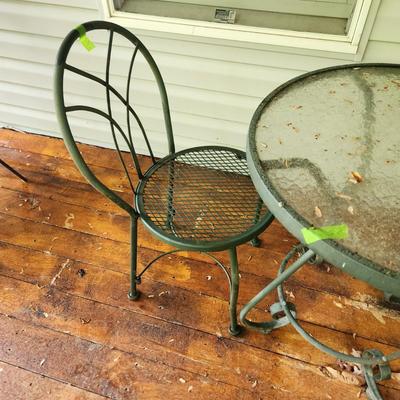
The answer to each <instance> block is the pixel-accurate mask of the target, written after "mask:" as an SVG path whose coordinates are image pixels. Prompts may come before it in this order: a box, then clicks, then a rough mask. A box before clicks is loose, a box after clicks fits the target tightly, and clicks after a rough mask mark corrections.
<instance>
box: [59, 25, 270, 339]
mask: <svg viewBox="0 0 400 400" xmlns="http://www.w3.org/2000/svg"><path fill="white" fill-rule="evenodd" d="M99 29H100V30H106V31H109V32H110V36H109V43H108V52H107V62H106V78H105V80H102V79H100V78H98V77H96V76H94V75H91V74H90V73H87V72H85V71H82V70H80V69H78V68H75V67H73V66H71V65H69V64H67V57H68V54H69V51H70V49H71V47H72V46H73V44H74V43H75V41H76V40H77V39H79V38H81V37H82V35H85V34H86V32H90V31H92V30H99ZM115 33H117V34H120V35H122V36H123V37H125V38H126V39H128V40H129V41H130V42H131V43H132V44H133V45H134V51H133V54H132V58H131V62H130V68H129V74H128V82H127V90H126V97H123V96H122V95H121V94H120V93H119V92H118V91H117V90H116V89H115V88H114V87H112V86H111V85H110V83H109V78H110V59H111V49H112V44H113V37H114V34H115ZM137 52H140V53H141V54H142V55H143V57H144V58H145V60H146V62H147V63H148V65H149V67H150V69H151V70H152V72H153V75H154V78H155V81H156V83H157V86H158V89H159V92H160V96H161V102H162V110H163V115H164V122H165V130H166V133H167V140H168V155H167V156H166V157H164V158H162V159H161V160H158V161H156V159H155V157H154V154H153V151H152V149H151V146H150V143H149V141H148V139H147V134H146V132H145V129H144V127H143V124H142V123H141V121H140V118H139V117H138V115H137V114H136V112H135V111H134V110H133V108H132V107H131V106H130V104H129V88H130V82H131V74H132V68H133V64H134V61H135V57H136V54H137ZM65 70H69V71H72V72H75V73H77V74H79V75H81V76H83V77H86V78H88V79H91V80H93V81H96V82H97V83H99V84H101V85H103V86H104V87H105V88H106V95H107V99H106V100H107V107H108V114H107V113H105V112H103V111H101V110H98V109H95V108H92V107H88V106H83V105H77V106H69V107H67V106H66V105H65V102H64V92H63V86H64V72H65ZM54 92H55V106H56V113H57V118H58V122H59V126H60V129H61V131H62V134H63V138H64V142H65V145H66V147H67V148H68V150H69V152H70V154H71V157H72V159H73V160H74V162H75V164H76V166H77V167H78V169H79V170H80V172H81V173H82V175H83V176H84V177H85V178H86V179H87V180H88V182H89V183H90V184H91V185H92V186H93V187H94V188H96V189H97V190H98V191H99V192H101V193H102V194H103V195H105V196H106V197H108V198H109V199H110V200H111V201H113V202H114V203H116V204H117V205H118V206H119V207H121V208H122V209H124V210H125V211H126V212H127V213H128V214H129V216H130V221H131V223H130V235H131V254H130V265H131V268H130V276H131V279H130V291H129V294H128V297H129V298H130V299H131V300H136V299H137V298H138V297H139V295H140V292H139V291H138V290H137V284H138V283H140V282H141V276H142V274H143V273H144V272H145V271H146V270H147V269H148V268H149V267H150V266H151V265H153V263H154V262H155V261H157V260H158V259H160V258H161V257H163V256H165V255H167V254H171V253H175V252H178V251H182V250H185V251H186V250H189V251H199V252H202V253H205V254H208V252H216V251H222V250H228V251H229V256H230V263H231V272H230V274H229V272H228V270H227V269H226V268H225V266H224V265H223V264H222V263H221V262H219V261H218V260H217V259H216V258H215V257H214V256H213V255H211V254H208V255H209V256H210V257H211V258H212V259H213V260H214V261H215V262H216V264H217V266H218V267H220V268H221V269H223V271H224V272H225V274H226V276H227V278H228V282H229V289H230V299H229V310H230V320H231V323H230V327H229V332H230V333H231V334H232V335H237V334H239V333H240V326H239V325H238V322H237V299H238V292H239V267H238V260H237V251H236V246H238V245H240V244H243V243H246V242H249V241H250V242H251V243H252V244H253V245H255V246H257V245H259V239H258V237H257V236H258V235H259V234H260V233H261V232H263V231H264V230H265V229H266V228H267V227H268V226H269V225H270V224H271V222H272V221H273V219H274V217H273V216H272V214H271V213H269V212H268V213H267V214H266V215H264V216H263V217H259V216H258V219H255V223H254V225H253V226H252V227H251V228H250V229H248V230H247V231H246V232H243V234H240V235H237V236H234V237H231V238H229V239H227V240H221V241H216V242H203V243H190V241H184V240H178V239H177V238H176V237H173V236H172V235H167V234H160V231H157V230H155V229H152V226H151V223H149V221H147V220H146V218H143V216H142V215H140V212H139V211H138V204H137V201H138V198H139V196H138V194H139V193H141V192H140V191H141V190H142V185H143V182H144V181H145V180H146V177H148V176H150V175H151V173H152V172H153V170H154V169H156V168H158V167H159V166H160V164H161V163H163V162H164V163H165V162H166V160H170V159H172V158H174V157H176V156H177V155H179V154H184V153H185V152H190V151H193V150H194V149H197V150H198V149H203V148H204V149H205V148H206V147H209V146H204V147H196V148H190V149H186V150H184V151H183V152H178V153H176V152H175V144H174V138H173V131H172V123H171V116H170V109H169V103H168V97H167V92H166V88H165V85H164V81H163V79H162V77H161V73H160V71H159V69H158V67H157V65H156V63H155V61H154V59H153V57H152V56H151V54H150V53H149V51H148V50H147V49H146V47H145V46H144V45H143V43H142V42H141V41H140V40H139V39H138V38H137V37H136V36H135V35H134V34H133V33H131V32H130V31H128V30H127V29H125V28H123V27H121V26H119V25H116V24H113V23H111V22H107V21H91V22H86V23H84V24H82V25H80V26H78V27H77V28H76V29H73V30H72V31H71V32H70V33H69V34H68V35H67V36H66V37H65V39H64V41H63V42H62V44H61V47H60V49H59V51H58V55H57V61H56V67H55V75H54ZM111 93H112V94H113V95H114V96H116V97H117V98H118V99H119V100H120V101H121V102H122V103H123V104H124V105H125V106H126V111H127V128H128V134H127V135H126V134H125V133H124V132H123V130H122V129H121V127H120V126H119V125H118V123H117V122H116V121H115V120H114V119H113V117H112V111H111V100H110V94H111ZM77 110H80V111H88V112H93V113H95V114H97V115H100V116H102V117H104V118H105V119H107V120H108V121H109V123H110V129H111V133H112V137H113V140H114V144H115V146H116V150H117V152H118V155H119V159H120V161H121V163H122V165H123V168H124V170H125V173H126V175H127V177H128V179H129V183H130V186H131V189H132V192H133V194H134V196H135V203H134V205H131V204H129V203H128V202H126V201H125V200H124V199H122V198H121V197H120V196H118V195H117V194H116V193H115V192H113V191H112V190H110V189H109V188H108V187H107V186H105V185H104V184H103V183H102V182H101V181H100V180H99V179H98V178H97V177H96V176H95V175H94V173H93V172H92V171H91V169H90V168H89V166H88V165H87V164H86V162H85V161H84V159H83V157H82V155H81V153H80V151H79V149H78V147H77V144H76V142H75V140H74V137H73V134H72V132H71V128H70V125H69V122H68V117H67V113H69V112H73V111H77ZM130 116H133V117H134V118H135V120H136V122H137V124H138V126H139V128H140V130H141V133H142V134H143V136H144V139H145V142H146V144H147V147H148V151H149V154H150V157H151V159H152V162H153V165H152V166H151V167H150V168H149V169H148V170H147V171H146V172H145V173H143V172H142V170H141V167H140V163H139V160H138V157H137V154H136V151H135V148H134V145H133V140H132V134H131V126H130ZM116 131H118V133H119V134H120V135H121V136H122V138H123V139H124V140H125V143H126V144H127V146H128V148H129V150H130V154H131V157H132V161H133V164H134V165H135V167H136V171H137V175H138V177H139V184H138V185H137V187H136V189H135V188H134V187H133V184H132V182H131V179H130V176H129V173H128V169H127V166H126V164H125V162H124V160H123V157H122V152H121V150H120V148H119V145H118V141H117V139H116ZM212 147H213V148H215V149H227V150H229V151H232V152H235V153H237V154H240V157H243V158H245V153H244V152H241V151H239V150H235V149H231V148H223V147H217V146H212ZM261 204H262V203H261V199H260V207H261ZM258 212H259V211H258ZM139 218H142V222H143V223H144V225H145V226H146V227H147V228H148V229H149V230H150V231H151V232H152V234H154V235H155V236H156V237H157V238H158V239H160V240H161V241H163V242H165V243H167V244H170V245H173V246H175V247H176V248H177V249H176V250H173V251H170V252H167V253H163V254H162V255H160V256H159V257H157V258H156V259H155V260H153V261H152V262H150V263H149V264H148V265H147V266H146V267H145V268H144V269H143V271H142V272H141V273H140V274H138V273H137V256H138V245H137V235H138V219H139ZM256 218H257V217H256Z"/></svg>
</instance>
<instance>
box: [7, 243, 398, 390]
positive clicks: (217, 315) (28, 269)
mask: <svg viewBox="0 0 400 400" xmlns="http://www.w3.org/2000/svg"><path fill="white" fill-rule="evenodd" d="M0 252H1V254H2V261H0V274H1V275H5V276H9V277H13V278H15V279H20V280H23V281H25V282H29V283H33V284H38V285H39V286H40V287H43V286H46V285H52V286H55V287H57V289H59V290H62V291H65V292H67V293H70V294H73V295H76V296H80V297H84V298H87V299H90V300H96V301H99V302H102V303H106V304H110V305H113V306H117V307H121V308H124V309H128V310H131V311H134V312H139V313H143V314H145V315H148V316H152V317H154V318H157V319H163V320H165V321H170V322H172V323H176V324H181V325H184V326H187V327H190V328H193V329H198V330H201V331H204V332H207V333H210V334H217V335H222V334H224V333H225V332H226V326H228V312H227V310H228V304H227V301H225V300H221V299H217V298H213V297H209V296H204V295H200V294H199V293H197V292H196V291H194V292H192V291H188V290H183V289H180V288H178V287H176V286H173V285H172V284H167V285H166V284H165V283H161V282H160V283H159V282H154V281H152V280H151V279H146V280H144V282H143V287H142V290H143V291H144V293H147V294H148V295H150V296H151V297H149V298H144V299H143V301H141V302H129V301H128V300H127V298H126V293H125V291H124V290H121V289H122V288H123V287H126V286H127V276H126V275H125V274H122V273H118V272H114V271H108V270H104V269H103V268H100V267H95V266H93V265H87V264H82V263H78V262H74V263H70V264H68V265H67V267H66V268H65V269H63V270H62V273H61V274H60V273H59V271H60V269H61V268H62V266H63V265H66V261H67V260H65V259H60V258H58V257H55V256H53V255H47V256H45V261H46V262H42V263H41V262H40V260H41V258H43V254H41V253H39V252H34V251H31V250H28V249H23V248H18V247H15V246H9V245H5V244H2V243H0ZM18 256H19V257H20V258H22V259H23V260H24V262H23V263H21V261H20V260H19V259H18ZM82 270H83V271H84V275H83V276H81V275H82V274H80V273H79V271H82ZM55 276H57V277H58V278H57V279H53V278H54V277H55ZM221 278H222V277H221ZM257 317H258V318H267V315H266V314H265V313H263V312H261V311H260V312H258V313H257ZM304 326H305V328H306V329H307V330H309V331H310V333H311V334H312V335H313V336H314V337H317V338H319V339H320V340H322V341H323V342H325V343H327V344H329V345H331V346H333V347H335V348H338V349H340V350H341V351H344V352H347V353H351V352H352V349H358V350H360V349H366V348H380V349H381V350H382V351H383V352H384V353H385V354H387V353H389V352H391V351H394V350H395V349H394V348H393V347H390V346H385V345H382V344H378V343H376V342H373V341H370V340H365V339H363V338H359V337H353V336H352V335H346V334H342V333H341V332H337V331H332V330H331V329H327V328H323V327H320V326H316V325H313V324H307V323H305V324H304ZM243 339H244V340H242V339H241V338H240V339H239V340H240V341H241V342H243V343H246V344H247V345H252V346H255V347H258V348H260V349H264V350H269V351H273V352H276V353H278V354H283V355H286V356H290V357H292V358H294V359H299V360H302V361H306V362H309V363H312V364H314V365H325V364H331V363H333V362H334V360H333V358H331V357H330V356H327V355H325V354H324V353H322V352H320V351H319V350H316V349H315V348H314V347H313V346H310V345H308V344H307V343H306V342H304V341H303V339H302V338H301V337H300V336H299V335H297V334H296V333H295V332H294V331H293V329H290V328H288V329H282V330H280V331H277V332H274V333H273V334H271V335H268V336H263V335H260V334H258V333H254V332H246V333H245V334H244V335H243ZM392 365H393V367H395V368H397V367H399V369H400V362H398V363H393V364H392ZM390 382H391V383H390V384H389V385H391V384H393V383H395V382H394V381H390ZM395 387H399V389H400V385H397V386H396V385H395Z"/></svg>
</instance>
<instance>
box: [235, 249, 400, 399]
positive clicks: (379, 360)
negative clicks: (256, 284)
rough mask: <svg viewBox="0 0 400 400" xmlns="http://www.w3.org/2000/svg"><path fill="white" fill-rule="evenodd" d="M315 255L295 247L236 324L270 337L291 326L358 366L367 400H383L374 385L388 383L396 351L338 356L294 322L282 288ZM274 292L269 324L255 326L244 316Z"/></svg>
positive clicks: (399, 354) (397, 355)
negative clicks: (356, 355) (375, 370)
mask: <svg viewBox="0 0 400 400" xmlns="http://www.w3.org/2000/svg"><path fill="white" fill-rule="evenodd" d="M298 252H300V253H302V252H303V254H302V255H301V256H300V257H299V258H298V259H297V260H296V261H294V262H293V263H292V264H291V265H290V266H289V267H288V268H286V267H287V265H288V263H289V261H290V260H291V259H292V258H293V257H294V256H295V254H296V253H298ZM316 257H318V255H316V254H315V253H314V251H312V250H310V249H307V248H305V247H304V246H302V245H298V246H295V247H294V248H293V249H292V250H291V251H290V252H289V253H288V254H287V256H286V257H285V258H284V260H283V261H282V263H281V265H280V267H279V271H278V276H277V277H276V278H275V279H274V280H273V281H272V282H271V283H270V284H268V285H267V286H266V287H265V288H264V289H263V290H261V291H260V292H259V293H258V294H257V295H256V296H254V297H253V299H251V300H250V301H249V302H248V303H247V304H246V305H245V306H244V307H243V309H242V310H241V312H240V320H241V322H242V324H243V325H244V326H246V327H247V328H250V329H253V330H256V331H259V332H261V333H264V334H268V333H270V332H271V331H272V330H273V329H278V328H281V327H283V326H285V325H288V324H292V325H293V327H294V328H295V329H296V331H297V332H298V333H299V334H300V335H301V336H302V337H303V338H304V339H305V340H307V341H308V342H309V343H310V344H312V345H313V346H314V347H316V348H317V349H319V350H321V351H323V352H325V353H327V354H329V355H331V356H333V357H335V358H337V359H339V360H342V361H345V362H351V363H355V364H360V365H361V366H362V368H363V371H364V376H365V381H366V384H367V391H366V393H367V396H368V399H369V400H383V399H382V397H381V395H380V393H379V389H378V387H377V385H376V382H379V381H382V380H386V379H390V377H391V369H390V366H389V361H393V360H395V359H398V358H400V351H396V352H393V353H391V354H389V355H387V356H384V355H383V354H382V353H381V352H380V351H379V350H376V349H369V350H365V351H364V352H363V354H362V356H361V357H355V356H351V355H348V354H345V353H341V352H338V351H336V350H334V349H332V348H331V347H328V346H326V345H325V344H323V343H321V342H319V341H318V340H316V339H315V338H314V337H312V336H311V335H310V334H309V333H308V332H306V331H305V330H304V329H303V328H302V326H301V325H300V324H299V323H298V321H297V320H296V307H295V305H294V304H293V303H290V302H287V301H286V297H285V294H284V291H283V287H282V284H283V283H284V282H285V281H286V280H287V279H288V278H289V277H290V276H292V275H293V274H294V273H295V272H296V271H297V270H299V269H300V268H301V267H303V266H304V264H306V263H307V262H310V260H313V259H314V260H315V259H316ZM274 289H277V292H278V298H279V302H278V303H275V304H273V305H272V306H271V307H270V311H271V316H272V320H270V321H262V322H256V321H251V320H249V319H247V315H248V313H249V312H250V311H251V310H252V309H253V308H254V307H255V306H257V304H258V303H260V302H261V301H262V300H263V299H264V298H265V297H266V296H267V295H268V294H269V293H271V292H272V291H273V290H274ZM282 313H283V314H284V315H282ZM374 368H378V372H377V373H374Z"/></svg>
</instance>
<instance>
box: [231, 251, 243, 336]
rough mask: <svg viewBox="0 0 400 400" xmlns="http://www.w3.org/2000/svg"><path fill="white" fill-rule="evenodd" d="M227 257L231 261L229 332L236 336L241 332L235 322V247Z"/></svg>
mask: <svg viewBox="0 0 400 400" xmlns="http://www.w3.org/2000/svg"><path fill="white" fill-rule="evenodd" d="M229 257H230V261H231V287H230V298H229V313H230V317H231V323H230V327H229V333H230V334H231V335H232V336H237V335H239V333H240V332H241V327H240V325H239V324H238V322H237V300H238V295H239V266H238V260H237V254H236V247H232V248H230V249H229Z"/></svg>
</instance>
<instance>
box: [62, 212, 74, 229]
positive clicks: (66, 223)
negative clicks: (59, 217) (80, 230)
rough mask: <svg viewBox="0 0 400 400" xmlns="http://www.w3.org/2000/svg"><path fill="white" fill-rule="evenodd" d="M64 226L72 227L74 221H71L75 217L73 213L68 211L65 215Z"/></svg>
mask: <svg viewBox="0 0 400 400" xmlns="http://www.w3.org/2000/svg"><path fill="white" fill-rule="evenodd" d="M65 216H66V218H65V221H64V227H65V228H73V227H74V223H73V222H72V221H73V220H74V219H75V215H74V214H73V213H69V214H66V215H65Z"/></svg>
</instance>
